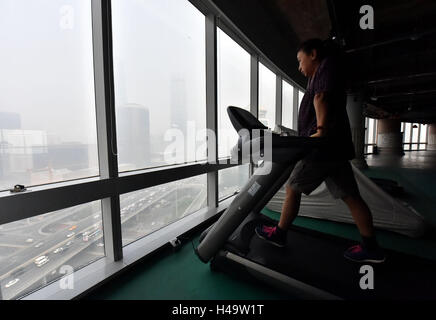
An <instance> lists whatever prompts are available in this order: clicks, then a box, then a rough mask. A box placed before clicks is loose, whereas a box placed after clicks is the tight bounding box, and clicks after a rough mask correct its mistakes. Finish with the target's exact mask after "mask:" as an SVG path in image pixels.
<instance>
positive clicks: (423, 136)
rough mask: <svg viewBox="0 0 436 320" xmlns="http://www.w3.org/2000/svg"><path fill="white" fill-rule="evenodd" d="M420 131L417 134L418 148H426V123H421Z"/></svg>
mask: <svg viewBox="0 0 436 320" xmlns="http://www.w3.org/2000/svg"><path fill="white" fill-rule="evenodd" d="M420 126H421V132H420V136H419V143H420V144H419V150H426V149H427V134H428V125H426V124H421V125H420Z"/></svg>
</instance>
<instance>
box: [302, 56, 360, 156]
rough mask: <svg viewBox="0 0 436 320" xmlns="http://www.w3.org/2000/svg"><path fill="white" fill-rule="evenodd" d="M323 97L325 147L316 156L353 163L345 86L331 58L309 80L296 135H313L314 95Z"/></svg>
mask: <svg viewBox="0 0 436 320" xmlns="http://www.w3.org/2000/svg"><path fill="white" fill-rule="evenodd" d="M322 92H324V94H326V101H327V108H328V109H327V124H326V126H327V129H328V130H327V141H328V142H327V146H326V147H325V148H323V149H321V152H318V153H317V154H316V155H313V156H315V157H316V158H319V159H320V160H321V159H347V160H350V159H353V158H354V157H355V153H354V145H353V141H352V138H351V130H350V123H349V120H348V115H347V109H346V105H347V96H346V92H345V82H344V77H343V75H342V72H341V69H340V68H339V64H338V63H337V61H335V60H334V59H333V58H325V59H324V60H322V61H321V64H320V65H319V67H318V69H317V70H316V72H315V75H314V76H313V77H312V78H311V79H310V80H309V82H308V84H307V88H306V92H305V94H304V97H303V100H302V101H301V106H300V110H299V115H298V135H299V136H303V137H308V136H311V135H312V134H314V133H316V131H317V130H316V127H317V121H316V112H315V106H314V104H313V100H314V98H315V95H316V94H317V93H322Z"/></svg>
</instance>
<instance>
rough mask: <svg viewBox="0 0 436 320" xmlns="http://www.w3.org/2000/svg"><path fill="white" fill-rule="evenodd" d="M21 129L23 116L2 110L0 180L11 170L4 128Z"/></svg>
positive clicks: (0, 117) (0, 115)
mask: <svg viewBox="0 0 436 320" xmlns="http://www.w3.org/2000/svg"><path fill="white" fill-rule="evenodd" d="M5 129H6V130H17V129H21V116H20V114H19V113H14V112H0V180H2V178H3V177H4V176H5V175H6V174H7V173H8V172H9V171H10V170H9V165H10V161H11V159H10V156H11V155H10V153H9V152H7V151H6V150H7V148H8V146H9V143H8V141H6V137H5V135H4V132H3V130H5Z"/></svg>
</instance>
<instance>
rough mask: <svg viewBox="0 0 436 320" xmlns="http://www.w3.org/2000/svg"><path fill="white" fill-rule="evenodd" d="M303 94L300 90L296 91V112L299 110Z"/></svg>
mask: <svg viewBox="0 0 436 320" xmlns="http://www.w3.org/2000/svg"><path fill="white" fill-rule="evenodd" d="M303 97H304V92H303V91H301V90H298V110H300V106H301V101H302V100H303Z"/></svg>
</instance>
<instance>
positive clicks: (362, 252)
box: [344, 244, 386, 263]
mask: <svg viewBox="0 0 436 320" xmlns="http://www.w3.org/2000/svg"><path fill="white" fill-rule="evenodd" d="M344 257H345V258H347V259H349V260H351V261H354V262H372V263H381V262H384V261H385V260H386V257H385V254H384V252H383V250H382V249H381V248H378V249H377V250H373V251H372V250H371V251H369V250H367V249H366V248H365V247H364V246H363V245H361V244H358V245H356V246H352V247H351V248H349V249H348V250H347V251H345V253H344Z"/></svg>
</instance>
